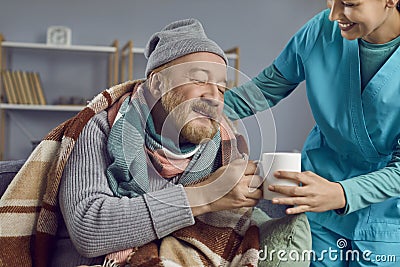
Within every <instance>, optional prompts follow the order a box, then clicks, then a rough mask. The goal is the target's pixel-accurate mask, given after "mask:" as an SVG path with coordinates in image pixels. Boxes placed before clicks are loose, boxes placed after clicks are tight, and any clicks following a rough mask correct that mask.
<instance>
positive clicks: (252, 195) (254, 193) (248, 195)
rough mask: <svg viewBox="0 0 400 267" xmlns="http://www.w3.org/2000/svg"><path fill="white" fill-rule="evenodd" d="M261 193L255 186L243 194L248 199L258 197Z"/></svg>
mask: <svg viewBox="0 0 400 267" xmlns="http://www.w3.org/2000/svg"><path fill="white" fill-rule="evenodd" d="M262 195H263V193H262V190H261V189H257V188H249V191H248V192H247V193H246V194H245V196H246V198H249V199H260V198H261V197H262Z"/></svg>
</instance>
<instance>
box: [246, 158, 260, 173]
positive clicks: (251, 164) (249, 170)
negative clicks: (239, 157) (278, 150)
mask: <svg viewBox="0 0 400 267" xmlns="http://www.w3.org/2000/svg"><path fill="white" fill-rule="evenodd" d="M256 170H257V164H255V163H254V162H253V161H251V160H249V161H248V162H247V166H246V170H245V171H244V174H245V175H249V174H254V173H256Z"/></svg>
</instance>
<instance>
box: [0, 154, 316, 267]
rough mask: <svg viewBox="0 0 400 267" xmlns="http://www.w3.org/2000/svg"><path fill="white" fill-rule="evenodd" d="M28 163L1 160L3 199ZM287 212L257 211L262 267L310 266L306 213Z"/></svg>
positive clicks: (265, 206)
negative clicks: (307, 255)
mask: <svg viewBox="0 0 400 267" xmlns="http://www.w3.org/2000/svg"><path fill="white" fill-rule="evenodd" d="M24 162H25V160H10V161H0V197H1V196H2V195H3V194H4V192H5V191H6V189H7V187H8V185H9V184H10V182H11V181H12V179H13V178H14V176H15V175H16V174H17V172H18V171H19V169H20V168H21V167H22V165H23V164H24ZM0 207H1V203H0ZM283 211H284V207H278V208H276V205H270V203H269V202H268V201H266V200H262V201H260V203H259V204H258V206H257V207H256V208H255V210H254V213H253V219H254V221H255V222H256V223H257V224H258V226H259V228H260V233H261V235H262V238H261V248H260V252H259V256H260V259H262V260H261V261H260V264H259V266H268V267H269V266H279V267H303V266H309V260H308V259H303V258H302V257H301V256H302V255H303V254H304V253H303V251H306V250H308V251H309V250H311V232H310V225H309V223H308V220H307V217H306V215H305V214H299V215H285V214H284V212H283ZM0 213H1V209H0ZM266 214H268V215H269V216H268V215H266ZM0 220H1V216H0ZM0 223H1V221H0ZM279 251H286V254H282V253H278V252H279ZM306 254H307V253H306ZM0 262H2V261H1V259H0Z"/></svg>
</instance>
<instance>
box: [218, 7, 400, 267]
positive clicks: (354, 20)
mask: <svg viewBox="0 0 400 267" xmlns="http://www.w3.org/2000/svg"><path fill="white" fill-rule="evenodd" d="M399 1H400V0H342V1H340V0H328V1H327V6H328V9H327V10H325V11H322V12H321V13H319V14H317V15H316V16H315V17H314V18H312V19H311V20H310V21H309V22H308V23H306V24H305V25H304V26H303V27H302V28H301V29H300V30H299V31H298V32H297V33H296V34H295V35H294V36H293V37H292V39H291V40H290V41H289V43H288V44H287V46H286V47H285V48H284V50H283V51H282V52H281V54H280V55H279V56H278V57H277V58H276V59H275V61H274V62H273V64H272V65H270V66H269V67H267V68H265V69H264V70H263V71H262V72H261V73H260V74H259V75H258V76H257V77H254V78H253V79H252V80H251V81H249V82H247V83H245V84H243V85H242V86H239V87H236V88H234V89H232V90H230V91H228V92H226V93H225V103H226V113H227V115H228V116H229V117H230V118H232V119H237V118H243V117H247V116H251V115H253V114H254V113H256V112H258V111H262V110H264V109H266V108H268V107H270V106H274V105H276V104H277V103H278V102H279V101H280V100H281V99H283V98H284V97H286V96H287V95H289V94H290V93H291V91H292V90H294V89H295V88H296V87H297V85H298V84H299V83H300V82H302V81H306V87H307V96H308V101H309V104H310V106H311V109H312V113H313V116H314V119H315V122H316V125H315V127H314V128H313V129H312V131H311V133H310V134H309V136H308V138H307V140H306V142H305V144H304V147H303V150H302V170H303V171H302V172H301V173H296V172H280V173H275V176H276V177H278V178H286V179H293V180H295V181H298V182H300V183H301V184H302V187H284V186H271V187H270V188H269V189H270V190H271V191H276V192H280V193H284V194H286V195H287V197H286V198H281V199H274V200H273V203H276V204H286V205H295V206H294V207H292V208H289V209H287V211H286V212H287V213H288V214H296V213H301V212H307V215H308V218H309V220H310V224H311V227H312V235H313V252H314V253H315V254H313V256H312V260H313V262H312V266H400V48H399V44H400V3H399ZM257 95H261V96H262V97H261V98H260V97H258V96H257ZM266 103H267V104H268V105H267V104H266Z"/></svg>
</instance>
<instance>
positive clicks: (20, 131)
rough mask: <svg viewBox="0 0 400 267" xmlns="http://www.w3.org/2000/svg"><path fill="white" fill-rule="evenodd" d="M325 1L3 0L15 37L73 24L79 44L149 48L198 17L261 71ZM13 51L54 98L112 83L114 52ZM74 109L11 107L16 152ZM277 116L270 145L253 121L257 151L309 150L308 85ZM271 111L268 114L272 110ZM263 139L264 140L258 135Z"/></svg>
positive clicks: (11, 148)
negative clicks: (163, 33) (160, 35)
mask: <svg viewBox="0 0 400 267" xmlns="http://www.w3.org/2000/svg"><path fill="white" fill-rule="evenodd" d="M324 8H325V1H319V0H317V1H315V0H279V1H276V0H249V1H243V0H202V1H194V0H191V1H189V0H145V1H144V0H142V1H139V0H114V1H109V0H69V1H64V0H36V1H28V0H0V32H1V33H3V35H4V36H5V38H6V40H8V41H21V42H39V43H44V42H45V40H46V29H47V27H48V26H50V25H65V26H68V27H70V28H71V29H72V44H77V45H78V44H79V45H109V44H111V42H112V41H113V40H114V39H118V40H119V42H120V44H121V45H123V44H125V42H126V41H127V40H129V39H132V40H133V41H134V45H135V46H139V47H143V46H144V45H145V44H146V42H147V40H148V38H149V37H150V35H151V34H152V33H153V32H155V31H158V30H160V29H161V28H162V27H163V26H165V25H166V24H167V23H169V22H171V21H174V20H176V19H182V18H188V17H194V18H198V19H199V20H200V21H202V23H203V25H204V27H205V29H206V32H207V34H208V36H209V37H210V38H211V39H214V40H215V41H216V42H217V43H219V44H220V45H221V47H223V48H224V49H227V48H231V47H233V46H239V47H240V49H241V50H240V51H241V58H240V70H241V71H242V72H243V73H244V74H245V75H247V76H249V77H252V76H254V75H257V74H258V72H260V71H261V70H262V69H263V68H264V67H266V66H267V65H269V64H270V63H271V62H272V61H273V59H274V58H275V57H276V56H277V55H278V54H279V52H280V50H281V49H282V48H283V47H284V45H285V44H286V42H287V41H288V40H289V38H290V37H291V35H292V34H294V33H295V32H296V31H297V30H298V29H299V28H300V27H301V26H302V24H303V23H305V22H306V21H307V20H308V19H310V18H311V17H312V16H313V15H314V14H316V13H317V12H319V11H321V10H322V9H324ZM12 54H13V56H12V58H10V61H11V63H12V67H13V68H14V69H22V70H27V71H29V70H35V71H40V75H41V77H42V80H43V86H44V88H45V90H46V92H45V94H46V98H47V99H48V101H49V102H52V101H55V100H56V99H57V98H58V96H59V95H66V96H70V95H78V96H83V97H87V98H89V97H90V96H92V95H94V94H96V93H97V92H99V91H101V90H102V89H104V88H105V86H106V72H107V68H106V63H107V58H106V56H103V55H98V54H97V55H93V54H84V53H65V52H51V53H49V52H43V51H42V52H38V51H32V50H18V52H13V53H12ZM144 64H145V61H144V58H143V57H142V56H135V67H136V68H135V78H139V77H142V76H143V70H144ZM72 114H73V113H68V112H54V113H48V112H40V111H33V112H27V111H25V112H17V111H13V112H7V118H8V120H9V123H8V124H7V126H6V133H7V142H6V143H7V150H6V157H7V158H8V159H15V158H25V157H27V156H28V154H29V152H30V149H31V145H30V142H31V140H32V139H34V140H37V139H40V138H42V137H43V136H44V135H45V134H46V133H47V132H48V131H49V130H50V129H51V128H53V127H54V126H56V125H57V124H58V123H59V122H61V121H62V120H64V119H66V118H68V117H69V116H71V115H72ZM273 116H274V121H275V124H276V133H277V134H276V136H275V129H272V123H273V120H272V119H263V118H262V117H261V118H259V122H260V124H261V127H262V130H261V131H262V132H263V135H264V137H263V138H264V142H263V146H262V147H261V148H260V144H259V142H258V141H257V140H259V137H257V136H252V134H254V129H256V128H257V127H258V126H257V125H256V124H255V122H254V119H249V120H247V121H246V124H245V125H246V130H247V132H248V133H250V134H249V140H251V142H250V146H251V156H252V157H253V158H254V157H256V156H257V155H258V153H259V152H260V151H270V150H273V149H274V148H275V138H276V148H277V150H282V151H290V150H296V149H301V146H302V143H303V142H304V140H305V138H306V136H307V134H308V132H309V130H310V129H311V127H312V125H313V123H314V122H313V119H312V117H311V113H310V110H309V107H308V104H307V101H306V97H305V90H304V85H300V86H299V88H298V90H296V92H294V93H293V94H292V95H291V96H290V97H289V98H287V99H286V100H284V101H282V102H281V103H280V104H279V105H278V106H277V107H275V108H274V109H273ZM265 117H266V118H267V117H268V116H265ZM257 138H258V139H257Z"/></svg>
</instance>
